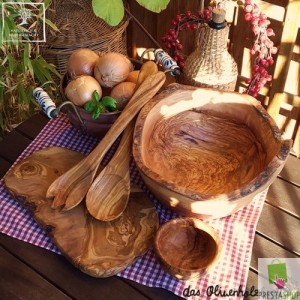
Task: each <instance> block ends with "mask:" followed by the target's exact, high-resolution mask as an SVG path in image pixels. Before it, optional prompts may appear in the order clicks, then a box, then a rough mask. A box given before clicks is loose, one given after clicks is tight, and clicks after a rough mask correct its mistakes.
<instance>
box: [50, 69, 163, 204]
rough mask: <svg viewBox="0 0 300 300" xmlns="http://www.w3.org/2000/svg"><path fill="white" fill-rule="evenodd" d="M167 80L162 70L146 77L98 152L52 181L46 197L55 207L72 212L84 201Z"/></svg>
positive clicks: (103, 140)
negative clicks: (124, 136) (127, 132)
mask: <svg viewBox="0 0 300 300" xmlns="http://www.w3.org/2000/svg"><path fill="white" fill-rule="evenodd" d="M165 80H166V76H165V74H164V73H163V72H161V71H159V72H157V73H156V74H153V75H151V76H149V77H147V78H146V79H145V81H144V82H143V83H142V84H141V85H140V87H139V88H138V89H137V90H136V91H135V93H134V95H133V96H132V97H131V99H130V101H129V103H128V104H127V105H126V107H125V108H124V110H123V111H122V113H121V114H120V116H119V117H118V119H117V120H116V121H115V122H114V124H113V125H112V126H111V128H110V129H109V130H108V132H107V133H106V135H105V136H104V138H103V139H102V140H101V141H100V143H99V144H98V145H97V146H96V147H95V149H94V150H93V151H92V152H91V153H90V154H89V155H88V156H86V157H85V158H84V159H83V160H81V161H80V162H79V163H78V164H77V165H75V166H74V167H73V168H71V169H70V170H68V171H67V172H66V173H64V174H63V175H61V176H60V177H58V178H57V179H56V180H55V181H53V183H52V184H51V185H50V187H49V188H48V190H47V194H46V197H47V198H54V199H53V203H52V206H51V207H52V208H58V207H61V208H62V209H63V210H69V209H71V208H73V207H75V206H76V205H78V204H79V203H80V202H81V201H82V200H83V198H84V197H85V195H86V193H87V191H88V190H89V188H90V186H91V184H92V182H93V179H94V177H95V175H96V173H97V169H98V166H99V164H100V163H101V161H102V158H103V156H104V155H105V154H106V152H107V151H108V150H109V148H110V147H111V146H112V144H113V143H114V141H115V140H116V139H117V137H118V136H119V135H120V134H121V133H122V131H123V130H124V129H125V128H126V126H127V125H128V124H129V122H130V121H131V120H132V119H133V118H134V117H135V116H136V115H137V114H138V112H139V111H140V109H141V108H142V107H143V106H144V105H145V104H146V103H147V102H148V101H149V100H150V99H151V98H152V97H153V96H154V95H155V94H156V93H157V92H158V91H159V89H160V88H161V87H162V85H163V84H164V82H165Z"/></svg>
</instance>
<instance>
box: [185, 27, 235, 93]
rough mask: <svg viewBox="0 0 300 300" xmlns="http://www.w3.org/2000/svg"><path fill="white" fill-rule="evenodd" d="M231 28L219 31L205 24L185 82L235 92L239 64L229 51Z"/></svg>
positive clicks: (188, 63)
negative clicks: (228, 41) (228, 42)
mask: <svg viewBox="0 0 300 300" xmlns="http://www.w3.org/2000/svg"><path fill="white" fill-rule="evenodd" d="M228 32H229V27H228V26H226V27H225V28H223V29H221V30H216V29H213V28H211V27H210V26H208V25H207V24H204V25H202V26H201V27H200V29H199V33H198V34H199V41H198V45H197V47H196V49H195V51H194V52H193V53H191V55H190V56H189V57H188V58H187V59H186V63H185V67H184V70H183V76H182V79H181V81H182V83H184V84H188V85H193V86H199V87H209V88H215V89H219V90H225V91H234V90H235V85H236V80H237V75H238V71H237V64H236V62H235V61H234V59H233V57H232V56H231V55H230V53H229V52H228V50H227V39H228Z"/></svg>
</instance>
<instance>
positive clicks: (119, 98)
mask: <svg viewBox="0 0 300 300" xmlns="http://www.w3.org/2000/svg"><path fill="white" fill-rule="evenodd" d="M135 87H136V84H135V83H133V82H127V81H124V82H121V83H119V84H117V85H116V86H114V87H113V89H112V90H111V93H110V96H111V97H112V98H114V99H115V100H116V105H117V108H118V110H123V109H124V107H125V106H126V104H127V102H128V100H129V99H130V98H131V96H132V95H133V93H134V91H135Z"/></svg>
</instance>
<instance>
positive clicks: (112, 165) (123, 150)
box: [85, 119, 135, 221]
mask: <svg viewBox="0 0 300 300" xmlns="http://www.w3.org/2000/svg"><path fill="white" fill-rule="evenodd" d="M134 125H135V119H134V120H132V121H131V122H130V123H129V125H128V126H127V127H126V129H125V130H124V132H123V135H122V139H121V141H120V143H119V145H118V149H117V151H116V152H115V153H114V156H113V157H112V159H111V160H110V161H109V163H108V164H107V165H106V166H105V168H104V169H103V170H102V171H101V172H100V174H99V175H98V176H97V177H96V178H95V180H94V181H93V183H92V185H91V187H90V189H89V190H88V193H87V195H86V200H85V202H86V207H87V210H88V211H89V213H90V214H91V215H92V216H93V217H94V218H96V219H97V220H100V221H112V220H115V219H117V218H118V217H120V215H121V214H122V213H123V211H124V209H125V208H126V206H127V203H128V199H129V195H130V172H129V163H130V157H131V148H132V135H133V129H134Z"/></svg>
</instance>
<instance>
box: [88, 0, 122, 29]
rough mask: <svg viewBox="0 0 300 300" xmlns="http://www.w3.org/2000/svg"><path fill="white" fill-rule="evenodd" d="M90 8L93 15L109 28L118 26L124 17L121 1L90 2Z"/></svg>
mask: <svg viewBox="0 0 300 300" xmlns="http://www.w3.org/2000/svg"><path fill="white" fill-rule="evenodd" d="M92 7H93V11H94V13H95V15H96V16H97V17H99V18H101V19H103V20H104V21H105V22H106V23H108V24H109V25H110V26H116V25H118V24H119V23H120V22H121V21H122V19H123V17H124V4H123V1H122V0H109V1H108V0H92Z"/></svg>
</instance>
